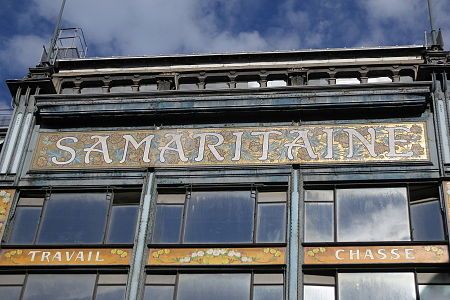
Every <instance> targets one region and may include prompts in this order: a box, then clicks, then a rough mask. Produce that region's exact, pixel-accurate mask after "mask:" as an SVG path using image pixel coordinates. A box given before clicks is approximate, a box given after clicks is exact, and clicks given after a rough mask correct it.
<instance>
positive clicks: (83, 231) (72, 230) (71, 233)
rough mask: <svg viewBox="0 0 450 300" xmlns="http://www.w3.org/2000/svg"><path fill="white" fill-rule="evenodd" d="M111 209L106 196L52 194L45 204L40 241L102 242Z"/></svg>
mask: <svg viewBox="0 0 450 300" xmlns="http://www.w3.org/2000/svg"><path fill="white" fill-rule="evenodd" d="M108 207H109V201H107V200H106V195H105V194H53V195H52V196H51V198H50V200H49V201H47V204H46V208H45V214H44V216H43V220H42V226H41V232H40V235H39V239H38V242H39V243H41V244H58V243H62V244H64V243H66V244H77V243H86V244H87V243H101V242H102V241H103V233H104V231H105V223H106V214H107V211H108Z"/></svg>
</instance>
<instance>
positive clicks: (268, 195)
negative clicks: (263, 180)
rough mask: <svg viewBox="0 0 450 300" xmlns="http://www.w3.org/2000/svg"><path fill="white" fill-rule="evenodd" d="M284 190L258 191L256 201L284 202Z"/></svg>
mask: <svg viewBox="0 0 450 300" xmlns="http://www.w3.org/2000/svg"><path fill="white" fill-rule="evenodd" d="M286 198H287V194H286V192H260V193H258V202H286Z"/></svg>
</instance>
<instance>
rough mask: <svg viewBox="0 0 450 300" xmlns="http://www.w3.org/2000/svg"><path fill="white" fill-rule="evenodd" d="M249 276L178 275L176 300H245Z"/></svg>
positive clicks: (247, 292)
mask: <svg viewBox="0 0 450 300" xmlns="http://www.w3.org/2000/svg"><path fill="white" fill-rule="evenodd" d="M249 298H250V274H180V276H179V282H178V293H177V300H211V299H214V300H229V299H233V300H247V299H249Z"/></svg>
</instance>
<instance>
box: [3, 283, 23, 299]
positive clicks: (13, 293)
mask: <svg viewBox="0 0 450 300" xmlns="http://www.w3.org/2000/svg"><path fill="white" fill-rule="evenodd" d="M21 290H22V287H21V286H0V297H1V299H2V300H19V299H20V291H21Z"/></svg>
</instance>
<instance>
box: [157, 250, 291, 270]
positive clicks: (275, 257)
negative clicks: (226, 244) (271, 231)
mask: <svg viewBox="0 0 450 300" xmlns="http://www.w3.org/2000/svg"><path fill="white" fill-rule="evenodd" d="M285 263H286V249H285V248H273V247H272V248H164V249H161V248H159V249H150V253H149V257H148V265H151V266H192V265H227V266H237V265H282V264H285Z"/></svg>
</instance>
